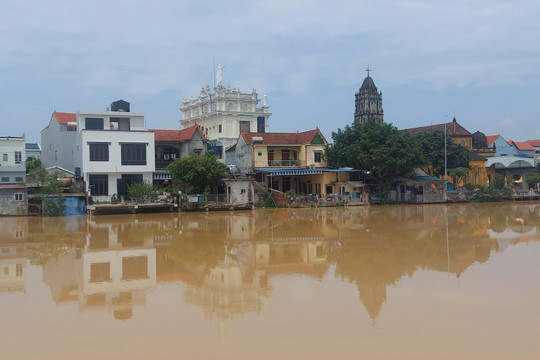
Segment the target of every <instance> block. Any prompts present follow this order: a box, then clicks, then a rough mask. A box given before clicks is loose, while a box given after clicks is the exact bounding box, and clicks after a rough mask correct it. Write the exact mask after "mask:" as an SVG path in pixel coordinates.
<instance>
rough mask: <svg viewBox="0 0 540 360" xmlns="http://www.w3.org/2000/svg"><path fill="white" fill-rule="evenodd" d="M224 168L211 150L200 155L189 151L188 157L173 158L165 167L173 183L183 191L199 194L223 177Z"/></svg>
mask: <svg viewBox="0 0 540 360" xmlns="http://www.w3.org/2000/svg"><path fill="white" fill-rule="evenodd" d="M226 168H227V167H226V166H225V165H224V164H222V163H220V162H219V161H218V159H217V157H216V156H215V155H214V153H213V152H212V151H207V152H206V153H204V155H202V156H200V157H198V156H197V155H195V153H191V154H190V155H189V156H188V157H185V158H181V159H178V158H177V159H174V161H173V162H172V163H171V164H169V166H168V167H167V169H169V171H170V172H171V177H172V180H173V184H177V185H180V187H181V189H182V190H183V191H187V192H190V191H192V192H194V193H199V194H201V193H207V192H209V191H210V189H211V188H212V186H213V185H215V184H216V183H217V182H218V180H219V179H222V178H224V177H225V176H226V172H225V170H226Z"/></svg>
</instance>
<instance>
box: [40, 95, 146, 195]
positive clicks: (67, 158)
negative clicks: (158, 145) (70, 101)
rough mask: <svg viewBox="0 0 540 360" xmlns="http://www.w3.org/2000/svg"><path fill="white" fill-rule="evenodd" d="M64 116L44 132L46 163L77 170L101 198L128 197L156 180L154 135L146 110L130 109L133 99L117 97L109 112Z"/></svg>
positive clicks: (51, 123) (44, 157) (56, 115)
mask: <svg viewBox="0 0 540 360" xmlns="http://www.w3.org/2000/svg"><path fill="white" fill-rule="evenodd" d="M59 114H61V113H56V112H55V113H53V116H52V117H51V121H50V123H49V126H47V127H46V128H45V129H43V130H42V131H41V145H42V161H43V164H44V165H45V167H50V166H55V165H56V166H59V167H62V168H64V169H67V170H73V171H74V173H75V176H78V177H79V176H80V177H82V178H83V180H84V181H85V182H86V184H87V185H88V189H89V191H90V195H92V197H93V198H94V199H95V200H98V201H99V200H108V199H109V197H110V196H112V195H117V196H118V197H120V196H122V195H125V194H126V193H127V187H128V186H129V185H131V184H133V183H135V182H140V181H146V182H150V183H151V182H152V174H153V172H154V170H155V156H154V153H155V149H154V133H153V132H150V131H148V130H147V128H146V123H145V120H144V114H142V113H134V112H130V108H129V103H128V102H125V101H123V100H119V101H116V102H114V103H112V105H111V109H110V110H109V109H107V110H106V111H79V112H77V113H76V114H65V113H62V114H63V115H62V116H59ZM64 115H65V116H64ZM64 117H65V118H64ZM73 120H75V121H73Z"/></svg>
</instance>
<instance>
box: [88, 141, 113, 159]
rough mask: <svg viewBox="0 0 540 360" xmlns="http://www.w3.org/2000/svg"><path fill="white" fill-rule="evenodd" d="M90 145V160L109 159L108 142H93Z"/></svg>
mask: <svg viewBox="0 0 540 360" xmlns="http://www.w3.org/2000/svg"><path fill="white" fill-rule="evenodd" d="M89 146H90V161H109V144H108V143H94V144H89Z"/></svg>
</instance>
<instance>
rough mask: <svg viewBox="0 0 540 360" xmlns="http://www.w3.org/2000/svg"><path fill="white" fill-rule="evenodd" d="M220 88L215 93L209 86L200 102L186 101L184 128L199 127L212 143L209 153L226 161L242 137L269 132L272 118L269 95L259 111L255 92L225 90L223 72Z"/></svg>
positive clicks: (219, 74) (217, 87) (183, 102)
mask: <svg viewBox="0 0 540 360" xmlns="http://www.w3.org/2000/svg"><path fill="white" fill-rule="evenodd" d="M216 84H217V85H216V86H215V87H214V89H213V90H214V91H212V90H211V89H210V87H209V86H208V85H206V87H202V89H201V92H200V94H199V96H198V97H197V98H196V99H194V98H190V99H189V100H183V101H182V106H181V108H180V110H181V111H182V115H183V120H180V124H181V125H182V126H183V127H184V128H187V127H190V126H194V125H199V126H200V127H201V130H202V131H203V132H204V135H205V136H206V138H207V139H208V150H213V151H214V153H215V154H216V155H217V156H218V157H219V158H223V159H224V158H225V153H224V151H225V150H226V149H227V148H229V147H230V146H232V145H234V144H235V143H236V140H237V139H238V136H240V134H241V133H247V132H259V133H264V132H266V131H267V129H268V120H269V118H270V115H272V114H271V113H270V112H269V106H268V103H267V99H266V95H265V96H264V100H263V106H262V107H257V104H258V103H259V97H258V95H257V92H256V91H255V89H253V91H252V92H251V93H243V92H241V91H240V89H238V88H231V86H230V85H228V86H227V87H225V86H223V85H222V84H221V71H220V70H219V68H218V74H217V76H216Z"/></svg>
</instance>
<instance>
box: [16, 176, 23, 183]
mask: <svg viewBox="0 0 540 360" xmlns="http://www.w3.org/2000/svg"><path fill="white" fill-rule="evenodd" d="M15 182H19V183H20V182H23V177H22V176H15Z"/></svg>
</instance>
